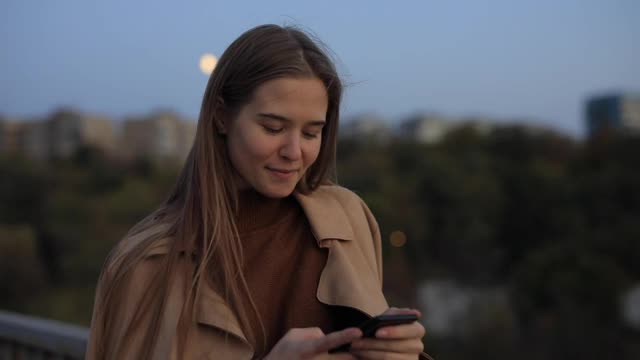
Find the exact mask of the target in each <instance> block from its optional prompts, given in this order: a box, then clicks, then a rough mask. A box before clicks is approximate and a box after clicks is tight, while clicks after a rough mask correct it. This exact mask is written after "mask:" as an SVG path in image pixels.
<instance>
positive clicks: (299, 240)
mask: <svg viewBox="0 0 640 360" xmlns="http://www.w3.org/2000/svg"><path fill="white" fill-rule="evenodd" d="M236 221H237V225H238V231H239V232H240V239H241V241H242V245H243V251H244V261H245V268H244V274H245V277H246V279H247V283H248V285H249V290H250V291H251V296H252V298H253V301H254V302H255V304H256V306H257V308H258V312H259V313H260V318H261V320H262V323H263V325H264V330H265V333H264V335H265V338H266V346H265V347H263V346H262V335H263V333H262V331H261V328H260V326H259V323H258V320H257V319H256V318H255V315H254V314H253V312H252V311H249V312H248V315H249V319H250V320H251V322H252V323H253V324H255V326H254V328H253V329H255V331H256V335H257V344H255V355H256V357H261V356H264V355H266V354H267V353H268V352H269V351H270V350H271V348H272V347H273V346H274V345H275V344H276V343H277V342H278V340H280V338H282V336H284V334H285V333H286V332H287V331H288V330H289V329H291V328H300V327H314V326H317V327H320V328H321V329H322V330H323V331H324V332H325V333H326V332H329V331H331V330H332V328H331V327H332V326H331V316H330V309H329V307H328V306H326V305H324V304H322V303H321V302H319V301H318V299H317V298H316V292H317V289H318V282H319V280H320V273H321V271H322V269H323V268H324V265H325V263H326V261H327V249H322V248H320V247H319V246H318V243H317V241H316V239H315V237H314V236H313V234H312V233H311V228H310V226H309V223H308V221H307V219H306V217H305V215H304V213H303V211H302V208H301V207H300V205H299V204H298V203H297V201H296V200H295V199H294V198H293V197H292V196H289V197H287V198H285V199H270V198H267V197H264V196H263V195H260V194H259V193H257V192H255V191H253V190H247V191H242V192H240V207H239V211H238V216H237V218H236ZM247 306H249V303H248V302H247V303H246V304H245V308H248V307H247Z"/></svg>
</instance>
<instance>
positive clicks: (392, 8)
mask: <svg viewBox="0 0 640 360" xmlns="http://www.w3.org/2000/svg"><path fill="white" fill-rule="evenodd" d="M365 4H367V5H365ZM6 9H7V10H6V11H5V12H4V13H3V15H1V16H2V20H3V21H2V22H0V23H1V24H0V30H1V33H2V36H3V38H4V39H3V41H2V42H3V43H4V47H5V49H6V52H5V54H8V56H3V57H0V78H1V79H3V81H0V95H1V96H0V114H3V115H5V116H8V117H29V116H35V115H40V114H46V113H49V112H51V111H54V110H55V109H56V108H60V107H64V106H72V107H74V108H78V109H80V110H82V111H88V112H96V113H103V114H105V115H108V116H110V117H112V118H115V119H118V118H123V117H126V116H129V115H135V114H145V113H148V112H151V111H153V110H155V109H158V108H164V109H167V108H168V109H172V110H175V111H177V112H179V113H181V114H184V115H185V116H186V117H188V118H192V119H195V118H197V115H198V112H199V108H200V101H201V98H202V92H203V90H204V87H205V85H206V81H207V77H206V76H204V75H203V74H202V73H201V71H200V69H199V68H198V62H199V59H200V57H201V56H202V55H203V54H205V53H213V54H215V55H216V56H220V55H221V54H222V52H223V50H224V49H225V48H226V47H227V46H228V44H229V43H230V42H231V41H232V40H233V39H234V38H235V37H237V36H238V35H239V34H240V33H241V32H243V31H245V30H247V29H248V28H250V27H252V26H255V25H258V24H261V23H277V24H294V25H296V24H297V25H301V26H303V27H305V28H308V29H309V30H311V31H313V32H314V33H315V34H317V36H318V37H319V38H320V39H322V40H323V41H324V42H325V43H326V44H328V46H329V48H330V49H331V50H332V51H333V52H334V53H335V55H336V57H337V59H338V61H337V66H338V69H339V71H340V73H341V74H342V75H343V77H344V79H345V83H346V84H347V86H346V91H345V102H344V104H343V114H344V115H345V118H350V117H352V116H355V115H358V114H361V113H376V114H379V115H380V116H382V117H384V118H387V119H389V120H390V121H391V122H392V123H394V122H397V121H400V120H401V119H403V118H405V117H406V116H407V115H409V114H411V113H416V112H432V113H433V112H435V113H438V114H441V115H442V116H445V117H449V118H459V117H470V116H477V117H485V118H487V117H488V118H492V119H496V120H504V121H511V120H513V121H527V122H529V123H535V124H539V125H543V126H550V127H553V128H555V129H558V130H561V131H564V132H568V133H569V134H572V135H583V134H584V133H585V131H586V129H585V126H584V104H585V102H586V101H587V100H588V99H589V98H590V97H592V96H597V95H600V94H603V93H611V92H638V91H639V90H640V71H639V70H638V66H637V64H638V63H640V45H638V43H637V41H635V42H634V41H633V40H634V39H637V38H638V35H639V34H640V25H639V24H638V23H637V22H635V21H634V19H633V18H634V14H640V4H638V3H637V2H634V1H631V0H618V1H604V0H590V1H581V2H577V1H567V2H562V3H559V2H553V1H535V2H534V1H525V2H518V4H513V3H510V2H507V1H497V0H496V1H489V2H487V3H484V4H479V3H477V2H469V1H466V2H465V1H454V2H447V3H444V4H442V3H435V2H431V1H427V2H420V3H418V2H405V3H403V4H402V5H399V4H396V5H390V4H386V5H377V4H370V3H362V2H349V3H343V4H340V5H339V6H338V5H337V3H323V4H314V5H313V6H311V5H308V4H299V3H297V2H289V1H280V2H275V3H269V4H268V5H267V4H262V5H260V4H256V5H252V6H248V5H246V4H244V3H242V2H237V3H236V2H234V3H232V4H224V6H223V7H222V6H218V5H216V3H215V2H195V3H190V4H189V7H187V6H184V5H182V6H180V5H176V4H169V3H165V2H144V1H142V2H136V3H135V4H134V3H128V2H122V1H116V2H110V3H108V4H88V3H84V2H81V1H66V2H64V3H55V4H52V3H42V4H33V3H27V2H18V1H9V2H8V4H7V5H6Z"/></svg>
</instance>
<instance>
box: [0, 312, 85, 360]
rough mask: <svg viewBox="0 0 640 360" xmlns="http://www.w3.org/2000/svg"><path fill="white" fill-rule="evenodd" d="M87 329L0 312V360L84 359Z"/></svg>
mask: <svg viewBox="0 0 640 360" xmlns="http://www.w3.org/2000/svg"><path fill="white" fill-rule="evenodd" d="M88 336H89V330H88V329H87V328H84V327H80V326H75V325H69V324H65V323H62V322H59V321H54V320H47V319H40V318H36V317H32V316H26V315H21V314H16V313H11V312H7V311H3V310H0V360H5V359H6V360H14V359H15V360H31V359H43V360H44V359H84V354H85V350H86V346H87V338H88Z"/></svg>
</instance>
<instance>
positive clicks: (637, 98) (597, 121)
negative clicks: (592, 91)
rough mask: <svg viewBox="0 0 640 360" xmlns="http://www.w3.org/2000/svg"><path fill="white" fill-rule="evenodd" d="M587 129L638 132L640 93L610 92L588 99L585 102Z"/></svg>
mask: <svg viewBox="0 0 640 360" xmlns="http://www.w3.org/2000/svg"><path fill="white" fill-rule="evenodd" d="M585 115H586V123H587V131H588V134H589V135H590V136H591V135H593V134H596V133H598V132H601V131H616V132H627V131H637V132H640V94H635V95H631V94H611V95H605V96H597V97H593V98H591V99H589V100H588V101H587V104H586V114H585Z"/></svg>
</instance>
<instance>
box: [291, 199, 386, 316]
mask: <svg viewBox="0 0 640 360" xmlns="http://www.w3.org/2000/svg"><path fill="white" fill-rule="evenodd" d="M295 197H296V199H297V200H298V202H299V203H300V205H301V206H302V209H303V210H304V212H305V215H306V217H307V219H309V224H310V225H311V230H312V232H313V234H314V236H315V237H316V240H317V241H318V245H319V246H320V247H326V248H328V249H329V255H328V258H327V263H326V265H325V267H324V269H323V271H322V274H321V276H320V282H319V284H318V291H317V297H318V300H320V301H321V302H323V303H325V304H327V305H339V306H347V307H351V308H355V309H357V310H360V311H361V312H364V313H365V314H367V315H369V316H375V315H378V314H380V313H382V312H384V311H385V310H386V309H387V308H388V307H389V306H388V305H387V301H386V300H385V298H384V295H383V293H382V286H381V283H380V281H379V280H378V276H377V274H376V273H375V270H374V269H371V267H370V265H369V263H368V262H367V259H366V258H365V256H364V254H363V252H362V251H361V248H360V247H361V246H368V244H373V236H372V235H371V233H370V232H368V231H367V232H363V231H357V230H362V229H355V230H354V228H353V226H352V222H351V221H350V220H349V216H348V214H347V211H346V209H345V208H344V207H343V206H342V204H341V203H340V202H339V201H338V200H337V199H336V198H335V197H334V196H332V194H331V193H330V192H329V191H327V190H325V189H324V188H322V187H321V188H320V189H317V190H316V191H314V192H313V193H311V194H309V195H303V194H300V193H295ZM355 215H356V216H358V215H359V214H355ZM362 216H364V214H363V215H362ZM367 230H368V229H367ZM357 236H361V237H363V238H362V239H360V238H357Z"/></svg>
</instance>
